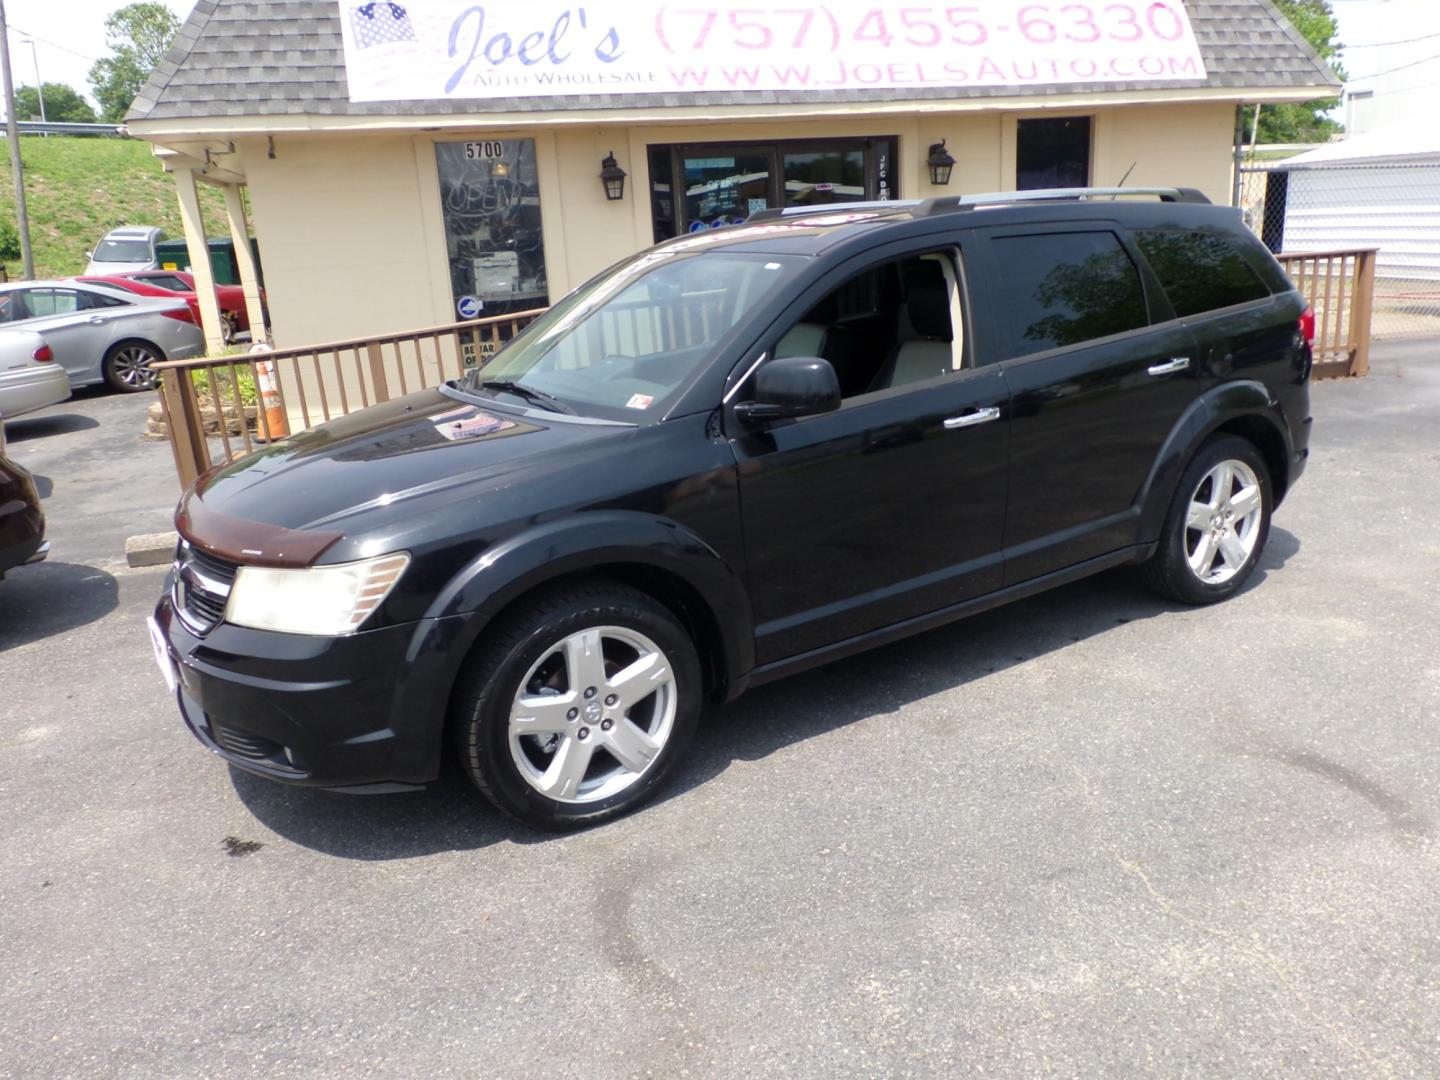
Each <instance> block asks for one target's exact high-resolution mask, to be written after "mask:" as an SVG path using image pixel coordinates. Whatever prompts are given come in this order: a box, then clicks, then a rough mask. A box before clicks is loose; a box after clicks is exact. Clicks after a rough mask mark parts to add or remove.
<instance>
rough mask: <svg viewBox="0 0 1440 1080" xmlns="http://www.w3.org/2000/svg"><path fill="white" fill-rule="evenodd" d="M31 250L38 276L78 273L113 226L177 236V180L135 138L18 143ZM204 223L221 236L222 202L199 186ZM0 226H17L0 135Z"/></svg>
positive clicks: (17, 272) (13, 272)
mask: <svg viewBox="0 0 1440 1080" xmlns="http://www.w3.org/2000/svg"><path fill="white" fill-rule="evenodd" d="M20 157H21V160H22V161H23V162H24V166H25V198H26V205H27V207H28V208H29V211H30V243H31V246H32V247H33V248H34V252H35V274H36V276H37V277H41V278H47V277H63V276H66V275H69V274H79V273H83V272H84V270H85V261H86V260H85V252H87V251H89V250H90V249H91V248H93V247H94V246H95V244H96V242H97V241H98V240H99V239H100V238H101V237H102V236H104V235H105V233H106V232H107V231H108V230H110V229H112V228H114V227H115V226H117V225H158V226H160V228H162V229H164V230H165V231H166V232H167V233H168V234H170V235H171V236H175V237H178V236H182V235H184V234H183V233H182V232H181V229H180V207H179V204H178V203H177V201H176V198H175V181H174V180H173V179H172V178H171V177H170V176H168V175H167V174H166V173H165V171H164V170H163V169H162V168H161V167H160V162H159V161H157V160H156V159H155V158H154V157H153V156H152V155H151V153H150V144H149V143H146V142H141V141H140V140H138V139H100V138H93V137H71V136H62V135H50V136H45V137H42V136H39V135H22V136H20ZM200 188H201V191H200V195H201V205H202V207H203V208H204V214H205V224H206V226H207V228H208V230H209V232H210V234H211V235H212V236H218V235H224V234H225V217H224V214H225V209H224V201H223V200H222V199H221V197H220V193H219V192H218V191H213V190H210V189H209V188H208V186H207V185H204V184H202V185H200ZM0 222H8V223H9V224H10V225H12V226H13V225H14V224H15V184H14V180H13V179H12V177H11V175H10V147H9V145H8V143H7V140H6V139H5V137H4V136H3V135H0ZM5 268H6V270H7V271H8V272H9V275H10V280H12V281H14V280H16V279H17V278H19V277H20V276H21V275H22V270H21V266H20V260H19V259H14V260H11V261H8V262H6V264H5Z"/></svg>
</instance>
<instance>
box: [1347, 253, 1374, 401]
mask: <svg viewBox="0 0 1440 1080" xmlns="http://www.w3.org/2000/svg"><path fill="white" fill-rule="evenodd" d="M1375 255H1376V251H1375V249H1374V248H1371V249H1369V250H1367V251H1361V252H1358V253H1357V259H1358V269H1357V270H1356V278H1357V279H1358V280H1357V281H1356V282H1355V299H1354V303H1353V305H1352V306H1351V308H1350V333H1351V335H1352V336H1353V338H1354V340H1355V361H1354V363H1353V365H1352V366H1351V368H1350V374H1351V375H1368V374H1369V373H1370V333H1371V321H1372V319H1373V317H1374V314H1375Z"/></svg>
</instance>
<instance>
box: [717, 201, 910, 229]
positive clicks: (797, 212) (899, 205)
mask: <svg viewBox="0 0 1440 1080" xmlns="http://www.w3.org/2000/svg"><path fill="white" fill-rule="evenodd" d="M920 205H922V204H921V202H920V200H919V199H889V200H886V201H884V202H844V203H824V204H822V205H820V206H785V207H780V206H772V207H769V208H767V209H765V210H756V211H755V212H754V213H753V214H751V215H750V216H749V217H747V218H746V219H745V224H747V225H748V224H750V223H751V222H752V221H778V220H779V219H780V218H792V217H804V216H805V215H806V214H851V213H854V212H856V211H864V210H909V209H913V208H914V207H917V206H920Z"/></svg>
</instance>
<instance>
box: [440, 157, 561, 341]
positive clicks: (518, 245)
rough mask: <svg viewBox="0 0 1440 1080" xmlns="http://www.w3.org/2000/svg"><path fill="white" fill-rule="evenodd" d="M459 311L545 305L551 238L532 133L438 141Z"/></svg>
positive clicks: (475, 313)
mask: <svg viewBox="0 0 1440 1080" xmlns="http://www.w3.org/2000/svg"><path fill="white" fill-rule="evenodd" d="M435 159H436V165H437V166H438V167H439V171H440V212H441V216H442V217H443V219H444V222H445V252H446V255H447V257H448V259H449V261H450V289H451V293H452V301H453V303H454V305H455V306H454V309H453V310H454V313H455V315H456V317H457V318H461V319H473V318H482V317H485V316H489V315H507V314H509V313H511V312H515V311H526V310H528V309H530V308H539V307H545V306H547V305H548V304H549V302H550V296H549V286H548V284H547V282H546V278H545V245H544V241H543V239H542V236H541V229H540V180H539V172H538V170H537V168H536V164H535V140H534V139H488V140H484V141H478V142H446V143H436V144H435Z"/></svg>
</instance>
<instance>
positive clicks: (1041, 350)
mask: <svg viewBox="0 0 1440 1080" xmlns="http://www.w3.org/2000/svg"><path fill="white" fill-rule="evenodd" d="M1114 195H1115V193H1113V192H1105V191H1099V190H1095V189H1088V190H1080V191H1050V192H1040V193H1034V192H1031V193H1025V194H1022V195H1015V194H1010V195H995V196H970V197H962V198H954V197H952V198H941V199H932V200H929V201H925V202H914V203H880V204H854V205H842V206H834V205H832V206H825V207H818V208H813V209H812V208H795V209H791V210H785V211H775V210H771V211H764V212H761V213H759V214H756V215H755V216H754V217H752V218H751V219H750V220H749V221H748V222H747V223H745V224H743V225H738V226H734V227H731V228H726V229H720V230H716V231H712V232H706V233H702V234H696V235H692V236H687V237H682V238H678V239H676V240H672V241H669V242H667V243H664V244H661V245H659V246H657V247H654V248H651V249H650V250H648V251H644V252H641V253H640V254H638V255H635V256H633V257H632V258H628V259H626V260H624V261H623V262H620V263H618V264H617V265H615V266H614V267H612V268H610V269H609V270H607V271H605V272H604V273H602V274H600V275H599V276H598V277H596V278H594V279H593V280H591V281H590V282H588V283H587V284H585V285H583V286H581V287H580V288H579V289H577V290H575V291H574V292H573V293H571V294H570V295H569V296H567V297H565V298H564V299H563V300H562V301H560V302H559V303H558V304H556V305H555V306H554V307H553V308H551V309H550V311H549V312H547V313H546V314H545V315H544V316H542V317H541V318H539V319H538V320H537V321H536V322H534V323H533V324H531V325H530V326H529V327H528V328H527V329H526V330H525V331H524V332H523V333H521V334H519V335H518V336H517V337H516V338H515V339H514V340H513V341H511V342H510V343H509V344H508V345H507V346H506V347H505V348H504V349H503V350H502V351H501V352H500V353H499V354H498V355H497V356H495V357H494V358H493V359H492V360H491V361H490V362H489V363H487V364H485V365H484V366H483V367H481V368H479V369H476V370H474V371H472V372H470V373H469V374H468V375H467V376H466V377H465V378H463V379H460V380H456V381H452V382H448V383H446V384H444V385H442V386H438V387H436V388H434V389H428V390H422V391H419V392H417V393H413V394H409V395H408V396H405V397H402V398H398V399H396V400H392V401H389V402H387V403H384V404H381V405H377V406H375V407H373V408H370V409H366V410H364V411H362V412H357V413H354V414H352V415H349V416H345V417H343V418H340V419H337V420H334V421H332V422H330V423H327V424H324V425H323V426H321V427H318V428H315V429H313V430H309V431H305V432H303V433H301V434H299V435H297V436H295V437H293V438H290V439H288V440H285V441H282V442H280V443H277V444H275V445H273V446H271V447H269V448H268V449H265V450H262V451H260V452H259V453H257V454H255V455H252V456H250V457H247V458H244V459H242V460H240V461H238V462H236V463H234V464H232V465H229V466H228V467H224V468H221V469H219V470H218V471H215V472H212V473H210V474H207V475H206V476H204V477H202V478H201V479H200V481H199V482H198V483H197V484H196V485H195V486H194V487H193V488H192V489H191V490H190V491H188V492H187V493H186V494H185V496H184V498H183V500H182V501H181V504H180V506H179V508H178V510H177V512H176V524H177V527H178V529H179V532H180V534H181V537H182V540H181V543H180V547H179V551H178V552H177V555H176V562H175V567H174V570H173V572H172V574H171V575H170V578H169V579H168V582H167V587H166V592H165V595H164V596H163V598H162V599H161V600H160V603H159V606H158V607H157V609H156V611H155V616H154V620H153V622H152V631H153V634H154V637H155V644H156V650H157V655H158V658H159V660H160V663H161V667H162V669H163V670H164V671H165V674H166V677H167V679H168V680H169V681H170V683H171V686H172V688H173V689H174V691H175V694H176V698H177V701H178V703H179V707H180V711H181V713H182V715H183V716H184V719H185V722H186V723H187V724H188V725H189V727H190V728H191V730H192V731H193V732H194V733H195V735H196V736H197V737H198V738H199V740H200V741H201V742H202V743H203V744H204V745H205V746H207V747H209V748H210V749H211V750H213V751H214V752H215V753H217V754H219V755H220V756H221V757H223V758H224V759H225V760H226V761H228V762H230V763H231V764H233V765H235V766H237V767H239V768H241V769H245V770H249V771H250V772H253V773H258V774H260V775H261V776H266V777H270V778H273V779H275V780H281V781H288V782H291V783H297V784H311V785H319V786H323V787H328V788H348V789H351V790H368V791H385V790H395V789H398V788H405V787H413V786H416V785H420V784H424V783H425V782H427V781H430V780H432V779H434V778H435V777H436V776H437V775H438V772H439V770H440V768H441V763H442V759H443V758H444V757H445V756H446V755H452V756H453V757H454V759H455V760H457V761H458V762H459V764H460V766H461V767H462V768H463V769H464V770H465V771H466V772H467V773H468V774H469V776H470V777H471V778H472V779H473V780H474V782H475V783H476V784H477V785H478V786H479V787H480V789H481V790H482V791H484V793H485V794H486V795H487V796H488V797H489V798H490V799H491V800H492V801H493V802H494V803H495V804H496V805H497V806H498V807H500V808H501V809H502V810H504V811H506V812H508V813H510V814H512V815H514V816H515V817H517V818H520V819H522V820H524V821H526V822H530V823H534V824H537V825H541V826H547V827H551V828H573V827H577V826H581V825H586V824H591V823H594V822H598V821H601V820H604V819H606V818H609V817H612V816H614V815H616V814H619V813H622V812H624V811H626V810H628V809H630V808H632V807H634V806H636V805H637V804H638V803H640V802H641V801H642V800H644V799H645V798H646V797H648V796H649V795H651V794H652V793H653V792H654V791H655V789H656V788H657V787H658V786H659V785H660V784H661V783H663V782H664V780H665V778H666V776H667V775H669V774H671V773H673V772H674V770H675V767H676V764H677V763H678V762H679V760H680V759H681V757H682V755H683V753H684V751H685V748H686V744H687V743H688V742H689V741H690V737H691V734H692V732H693V731H694V729H695V726H696V722H697V718H698V716H699V714H700V711H701V707H702V705H703V703H704V702H705V701H706V700H707V699H708V700H713V701H728V700H730V699H733V698H734V697H736V696H737V695H738V694H740V693H741V692H742V691H744V690H745V689H746V688H747V687H749V686H756V685H759V684H760V683H764V682H768V681H770V680H772V679H776V678H778V677H780V676H782V675H786V674H789V673H791V672H795V671H800V670H803V669H805V668H809V667H813V666H815V665H818V664H824V663H828V662H832V661H834V660H836V659H837V658H840V657H843V656H845V655H847V654H850V653H854V652H856V651H858V650H862V649H867V648H869V647H871V646H874V645H878V644H881V643H883V642H888V641H893V640H895V639H897V638H900V637H903V636H905V635H907V634H914V633H918V632H920V631H924V630H926V629H928V628H931V627H935V626H939V625H940V624H942V623H946V622H949V621H950V620H953V619H957V618H960V617H962V616H965V615H968V614H971V613H972V612H976V611H979V610H982V609H984V608H988V607H993V606H994V605H997V604H1001V603H1005V602H1008V601H1010V600H1014V599H1017V598H1019V597H1023V596H1028V595H1030V594H1032V593H1035V592H1038V591H1040V590H1042V589H1049V588H1052V587H1054V586H1056V585H1061V584H1064V583H1066V582H1070V581H1074V580H1076V579H1077V578H1081V577H1084V576H1085V575H1087V574H1093V573H1096V572H1097V571H1101V570H1105V569H1106V568H1109V567H1115V566H1119V565H1121V564H1124V563H1133V564H1137V565H1138V566H1139V568H1140V571H1141V573H1143V575H1144V576H1145V577H1146V579H1148V581H1149V582H1150V584H1151V585H1152V586H1153V587H1154V588H1155V589H1157V590H1158V591H1159V592H1160V593H1162V594H1164V595H1165V596H1167V597H1171V598H1173V599H1176V600H1179V601H1183V602H1186V603H1191V604H1208V603H1213V602H1215V601H1218V600H1223V599H1225V598H1226V597H1229V596H1231V595H1233V594H1234V593H1235V592H1236V591H1237V590H1239V589H1240V588H1241V587H1242V586H1243V585H1244V584H1245V582H1246V580H1247V578H1249V577H1250V575H1251V572H1252V571H1253V570H1254V569H1255V565H1256V562H1257V560H1258V559H1259V558H1260V554H1261V551H1262V549H1263V548H1264V545H1265V539H1266V534H1267V531H1268V529H1269V526H1270V515H1271V513H1272V512H1273V511H1274V510H1275V508H1276V507H1277V506H1279V504H1280V502H1281V500H1283V499H1284V498H1285V495H1286V493H1287V492H1288V491H1289V490H1290V488H1291V486H1292V485H1293V484H1294V483H1295V481H1296V480H1297V479H1298V477H1299V476H1300V473H1301V470H1302V468H1303V467H1304V465H1305V459H1306V453H1307V450H1306V445H1307V441H1308V436H1309V425H1310V414H1309V395H1308V379H1309V376H1310V367H1311V353H1310V344H1309V338H1310V336H1311V334H1312V332H1313V322H1312V320H1311V317H1310V314H1309V310H1308V308H1307V306H1306V302H1305V300H1304V299H1303V298H1302V297H1301V296H1300V294H1299V293H1297V292H1296V291H1295V288H1294V287H1293V286H1292V285H1291V283H1290V282H1289V281H1288V280H1287V279H1286V277H1285V274H1284V273H1283V272H1282V271H1281V269H1280V267H1279V266H1278V265H1277V264H1276V262H1275V260H1274V259H1273V258H1271V256H1270V255H1269V253H1268V252H1267V251H1266V250H1265V248H1264V247H1263V246H1261V245H1260V244H1259V243H1258V242H1257V241H1256V240H1255V239H1254V238H1253V237H1252V236H1251V235H1250V234H1249V233H1248V232H1246V231H1245V229H1244V228H1243V227H1242V225H1241V222H1240V220H1239V218H1238V216H1237V215H1236V213H1235V212H1234V211H1233V210H1228V209H1224V208H1220V207H1215V206H1211V205H1209V204H1208V201H1207V200H1206V199H1205V198H1204V196H1202V195H1199V194H1198V193H1195V192H1191V191H1187V190H1184V189H1155V190H1148V191H1144V192H1138V193H1137V192H1134V191H1130V190H1127V191H1125V192H1124V193H1123V195H1124V196H1125V197H1124V198H1115V197H1113V196H1114ZM1100 196H1104V197H1103V198H1102V197H1100ZM1137 196H1139V197H1138V198H1137ZM778 722H783V721H782V720H781V719H777V723H778Z"/></svg>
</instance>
